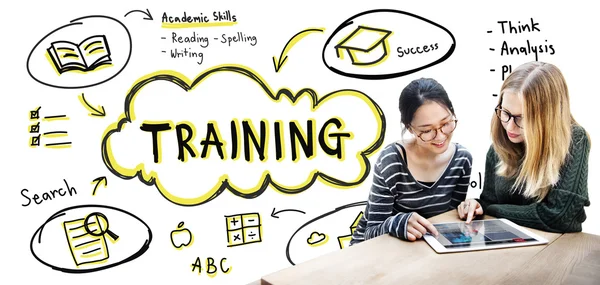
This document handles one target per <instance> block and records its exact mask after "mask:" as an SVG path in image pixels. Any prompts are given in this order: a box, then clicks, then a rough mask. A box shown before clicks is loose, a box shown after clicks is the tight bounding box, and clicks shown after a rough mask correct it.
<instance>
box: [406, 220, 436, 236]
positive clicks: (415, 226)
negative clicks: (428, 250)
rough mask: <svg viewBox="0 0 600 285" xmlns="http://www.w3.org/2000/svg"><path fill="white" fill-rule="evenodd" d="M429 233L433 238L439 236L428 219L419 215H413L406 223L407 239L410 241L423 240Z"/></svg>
mask: <svg viewBox="0 0 600 285" xmlns="http://www.w3.org/2000/svg"><path fill="white" fill-rule="evenodd" d="M427 232H429V233H430V234H432V235H433V236H437V235H438V231H437V229H436V228H435V227H434V226H433V224H431V222H429V221H428V220H427V219H425V218H423V217H421V215H419V214H417V213H412V215H411V216H410V218H409V219H408V222H407V223H406V237H407V238H408V240H409V241H415V240H417V239H420V238H422V237H423V236H424V235H425V234H426V233H427Z"/></svg>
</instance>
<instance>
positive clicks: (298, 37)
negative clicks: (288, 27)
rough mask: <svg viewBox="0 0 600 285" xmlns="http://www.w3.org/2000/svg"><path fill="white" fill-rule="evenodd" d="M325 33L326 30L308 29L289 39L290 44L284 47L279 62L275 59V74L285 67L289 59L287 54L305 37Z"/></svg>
mask: <svg viewBox="0 0 600 285" xmlns="http://www.w3.org/2000/svg"><path fill="white" fill-rule="evenodd" d="M323 31H325V29H324V28H311V29H306V30H302V31H300V32H298V33H297V34H295V35H294V36H293V37H292V38H291V39H289V40H288V42H287V43H286V44H285V46H284V47H283V50H281V54H280V55H279V60H277V58H276V57H273V67H274V68H275V72H279V70H280V69H281V68H282V67H283V65H284V64H285V61H286V60H287V58H288V56H287V54H288V53H289V51H290V49H292V47H293V46H294V45H295V44H296V43H297V42H298V41H300V40H301V39H302V38H303V37H305V36H306V35H308V34H309V33H315V32H318V33H322V32H323Z"/></svg>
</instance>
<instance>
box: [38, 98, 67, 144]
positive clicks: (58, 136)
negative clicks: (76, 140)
mask: <svg viewBox="0 0 600 285" xmlns="http://www.w3.org/2000/svg"><path fill="white" fill-rule="evenodd" d="M41 108H42V107H41V106H39V107H36V108H34V109H33V110H30V111H29V121H30V122H31V123H30V125H29V134H30V138H29V146H30V147H32V148H33V147H38V146H41V145H42V138H43V139H44V140H46V139H50V140H53V139H54V140H58V141H57V142H56V141H55V142H50V143H45V144H43V146H45V147H48V148H68V147H70V146H71V142H70V141H64V138H65V137H67V136H68V132H67V131H62V130H61V131H55V130H50V131H47V132H42V129H44V130H45V129H46V127H47V123H50V122H58V121H68V120H69V117H67V115H51V116H41V112H40V109H41ZM42 122H43V125H44V127H43V128H42V126H41V125H42Z"/></svg>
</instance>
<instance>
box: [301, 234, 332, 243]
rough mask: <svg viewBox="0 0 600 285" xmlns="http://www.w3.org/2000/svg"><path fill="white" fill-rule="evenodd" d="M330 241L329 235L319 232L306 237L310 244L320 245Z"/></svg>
mask: <svg viewBox="0 0 600 285" xmlns="http://www.w3.org/2000/svg"><path fill="white" fill-rule="evenodd" d="M327 241H329V236H327V235H326V234H323V233H319V232H312V233H311V234H310V237H308V238H307V239H306V242H307V243H308V245H310V246H319V245H322V244H326V243H327Z"/></svg>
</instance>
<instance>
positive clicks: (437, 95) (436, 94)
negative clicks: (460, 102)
mask: <svg viewBox="0 0 600 285" xmlns="http://www.w3.org/2000/svg"><path fill="white" fill-rule="evenodd" d="M430 101H432V102H436V103H438V104H440V105H442V106H446V108H448V110H450V112H451V113H452V115H455V114H454V107H452V102H451V101H450V98H448V93H446V90H445V89H444V87H443V86H442V85H441V84H440V83H438V82H437V81H435V79H432V78H419V79H416V80H413V81H412V82H411V83H409V84H408V85H407V86H406V87H404V89H403V90H402V93H401V94H400V102H399V103H400V104H399V109H400V122H401V123H402V125H403V127H404V128H403V130H402V134H404V133H405V132H406V130H407V129H408V127H409V126H410V123H411V122H412V120H413V117H414V116H415V112H416V111H417V109H419V107H421V105H423V104H425V103H427V102H430Z"/></svg>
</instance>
